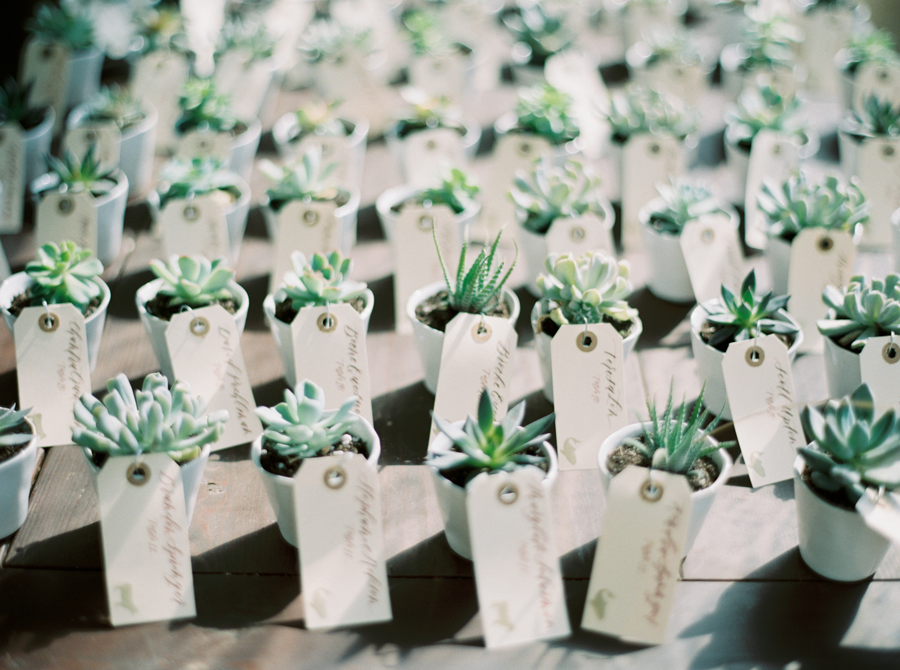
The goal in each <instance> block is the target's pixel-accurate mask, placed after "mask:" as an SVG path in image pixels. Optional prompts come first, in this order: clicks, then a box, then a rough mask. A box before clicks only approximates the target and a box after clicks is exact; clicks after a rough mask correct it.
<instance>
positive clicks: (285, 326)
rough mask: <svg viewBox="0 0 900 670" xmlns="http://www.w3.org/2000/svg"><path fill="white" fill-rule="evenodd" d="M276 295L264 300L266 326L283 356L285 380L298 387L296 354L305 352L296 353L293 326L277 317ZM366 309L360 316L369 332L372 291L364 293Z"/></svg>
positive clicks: (290, 385) (293, 386) (368, 290)
mask: <svg viewBox="0 0 900 670" xmlns="http://www.w3.org/2000/svg"><path fill="white" fill-rule="evenodd" d="M275 295H276V294H275V293H270V294H269V295H267V296H266V297H265V299H264V300H263V314H264V315H265V317H266V324H267V325H268V326H269V330H270V331H272V337H274V338H275V344H276V345H277V346H278V353H279V355H280V356H281V363H282V365H284V379H285V381H287V385H288V386H289V387H291V388H295V387H296V386H297V381H298V380H297V376H296V374H295V372H296V371H295V369H294V365H295V363H294V362H295V360H296V358H295V354H296V353H304V352H295V351H294V339H293V336H292V333H291V324H290V323H285V322H284V321H282V320H281V319H279V318H278V317H277V316H275ZM363 300H364V301H365V307H364V308H363V311H362V312H360V314H359V316H360V318H361V319H362V322H363V332H368V331H369V319H370V318H371V316H372V309H373V308H374V307H375V295H374V294H373V293H372V291H371V290H370V289H366V290H365V292H364V293H363Z"/></svg>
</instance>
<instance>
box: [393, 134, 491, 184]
mask: <svg viewBox="0 0 900 670" xmlns="http://www.w3.org/2000/svg"><path fill="white" fill-rule="evenodd" d="M429 130H430V129H422V130H418V131H414V132H412V133H409V134H408V135H406V136H405V137H403V138H400V137H398V136H397V134H396V133H395V132H394V130H393V129H391V130H389V131H388V132H386V133H385V139H386V140H387V145H388V149H390V152H391V154H392V155H393V156H394V158H395V160H396V161H397V164H398V165H399V166H400V174H401V175H402V176H403V180H404V182H406V183H409V182H412V181H414V179H418V180H421V179H422V177H423V175H422V174H421V166H419V165H411V164H410V160H411V159H410V158H409V157H408V155H407V153H408V151H407V144H406V142H407V140H408V139H409V138H410V137H413V136H414V135H416V134H417V133H424V132H428V131H429ZM437 130H440V128H438V129H437ZM463 131H464V132H463V133H461V134H460V135H459V148H460V151H461V153H462V156H463V159H464V160H465V161H471V160H472V159H473V158H475V153H476V152H477V151H478V143H479V141H481V126H479V125H478V124H477V123H475V122H470V121H463ZM454 167H462V166H454Z"/></svg>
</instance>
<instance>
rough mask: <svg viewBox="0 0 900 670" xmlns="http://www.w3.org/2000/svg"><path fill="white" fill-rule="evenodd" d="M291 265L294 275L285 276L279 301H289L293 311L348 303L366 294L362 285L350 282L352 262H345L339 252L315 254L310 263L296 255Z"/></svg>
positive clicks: (292, 255)
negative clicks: (281, 296)
mask: <svg viewBox="0 0 900 670" xmlns="http://www.w3.org/2000/svg"><path fill="white" fill-rule="evenodd" d="M291 264H292V265H293V271H288V272H286V273H285V274H284V283H283V284H282V286H281V292H282V293H283V294H284V295H283V298H282V299H284V298H287V299H289V300H290V301H291V307H292V308H293V309H294V310H295V311H298V312H299V311H300V310H301V309H302V308H303V307H314V306H324V305H329V304H331V305H333V304H335V303H341V302H351V301H353V300H355V299H356V298H358V297H360V296H361V295H362V294H363V291H365V290H366V284H365V282H358V281H351V280H350V271H351V270H352V268H353V261H352V260H350V258H344V256H343V255H342V254H341V252H340V251H333V252H331V253H330V254H328V255H325V254H322V253H319V252H316V253H314V254H313V255H312V256H310V258H309V260H307V258H306V256H305V255H304V254H303V253H302V252H300V251H295V252H294V253H292V254H291Z"/></svg>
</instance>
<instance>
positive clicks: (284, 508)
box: [250, 414, 381, 550]
mask: <svg viewBox="0 0 900 670" xmlns="http://www.w3.org/2000/svg"><path fill="white" fill-rule="evenodd" d="M351 416H352V424H351V427H350V429H349V430H348V432H349V433H350V434H351V435H353V436H354V437H358V438H360V439H361V440H363V441H364V442H365V443H366V445H367V446H368V447H369V455H368V457H367V459H366V460H367V461H368V462H369V463H370V464H371V465H372V467H374V468H377V467H378V459H379V458H380V457H381V440H380V439H379V438H378V434H377V433H376V432H375V429H374V428H372V424H370V423H369V422H368V421H366V420H365V419H364V418H362V417H361V416H359V415H357V414H352V415H351ZM262 439H263V438H262V435H260V436H259V437H257V438H256V439H255V440H253V444H252V445H251V446H250V457H251V458H252V459H253V463H254V464H255V465H256V471H257V472H258V473H259V476H260V478H261V479H262V483H263V487H264V488H265V489H266V495H267V496H268V497H269V503H270V504H271V505H272V510H273V511H274V512H275V519H276V521H277V522H278V530H279V531H281V537H283V538H284V541H285V542H287V543H288V544H289V545H291V546H292V547H298V544H297V524H296V522H295V518H296V515H295V512H294V479H293V477H285V476H283V475H275V474H272V473H271V472H269V471H268V470H263V467H262V465H260V457H261V456H262ZM300 467H303V466H302V465H301V466H300ZM310 513H311V514H315V513H316V510H310ZM298 550H299V547H298Z"/></svg>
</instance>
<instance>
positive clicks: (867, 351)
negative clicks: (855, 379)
mask: <svg viewBox="0 0 900 670" xmlns="http://www.w3.org/2000/svg"><path fill="white" fill-rule="evenodd" d="M897 361H900V337H891V336H889V335H888V336H885V337H870V338H868V339H866V344H865V346H863V350H862V351H861V352H860V353H859V372H860V377H861V379H862V383H863V384H868V385H869V389H870V390H871V391H872V397H873V398H874V399H875V410H876V412H878V413H879V414H880V413H882V412H885V411H887V410H889V409H891V408H893V409H895V410H897V411H900V365H897Z"/></svg>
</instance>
